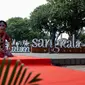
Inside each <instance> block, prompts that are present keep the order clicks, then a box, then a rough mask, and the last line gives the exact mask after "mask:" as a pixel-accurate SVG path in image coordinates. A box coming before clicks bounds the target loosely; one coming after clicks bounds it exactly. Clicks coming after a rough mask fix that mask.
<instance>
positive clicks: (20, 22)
mask: <svg viewBox="0 0 85 85" xmlns="http://www.w3.org/2000/svg"><path fill="white" fill-rule="evenodd" d="M7 24H8V27H7V32H8V34H9V35H10V36H12V38H13V39H16V40H23V39H28V38H29V31H30V28H29V20H28V19H26V18H25V19H23V18H20V17H15V18H11V19H9V20H7Z"/></svg>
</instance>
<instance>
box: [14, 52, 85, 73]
mask: <svg viewBox="0 0 85 85" xmlns="http://www.w3.org/2000/svg"><path fill="white" fill-rule="evenodd" d="M13 54H14V55H22V56H27V57H29V56H32V57H40V58H50V59H71V58H76V59H78V58H81V59H82V58H85V54H84V53H68V54H66V53H61V54H59V53H58V54H56V53H54V54H53V53H51V54H49V53H13ZM65 67H66V68H70V69H73V70H80V71H85V65H73V66H65Z"/></svg>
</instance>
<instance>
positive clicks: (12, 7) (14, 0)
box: [0, 0, 46, 20]
mask: <svg viewBox="0 0 85 85" xmlns="http://www.w3.org/2000/svg"><path fill="white" fill-rule="evenodd" d="M45 3H46V0H0V20H8V19H9V18H11V17H22V18H25V17H27V18H29V15H30V13H31V12H32V11H33V10H34V9H35V8H36V7H38V6H39V5H42V4H45Z"/></svg>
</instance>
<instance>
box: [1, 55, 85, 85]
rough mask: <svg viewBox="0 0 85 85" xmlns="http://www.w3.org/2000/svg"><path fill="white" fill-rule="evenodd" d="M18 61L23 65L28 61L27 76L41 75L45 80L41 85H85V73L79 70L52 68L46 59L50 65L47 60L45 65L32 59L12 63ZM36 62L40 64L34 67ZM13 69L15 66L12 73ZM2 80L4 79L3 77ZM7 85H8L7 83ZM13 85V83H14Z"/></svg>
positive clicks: (36, 59)
mask: <svg viewBox="0 0 85 85" xmlns="http://www.w3.org/2000/svg"><path fill="white" fill-rule="evenodd" d="M17 59H20V60H21V61H22V62H23V63H25V61H26V63H25V65H26V67H28V70H27V72H26V74H28V73H29V72H31V71H32V72H33V74H32V77H33V76H35V74H38V73H41V75H40V78H42V79H43V80H42V81H40V82H38V83H39V85H85V72H83V71H77V70H71V69H66V68H63V67H57V66H52V65H51V60H50V59H46V60H47V63H49V64H47V63H46V60H45V63H44V59H40V58H32V57H14V58H13V59H12V61H14V60H17ZM1 60H2V59H0V62H1ZM27 60H28V61H30V60H31V63H28V64H27ZM32 60H33V61H32ZM34 60H35V63H37V62H38V63H37V64H36V65H34V63H33V62H34ZM42 60H43V64H42ZM48 61H49V62H48ZM13 63H14V62H13ZM32 63H33V64H32ZM38 64H39V65H38ZM40 64H41V65H40ZM12 68H13V64H12V66H11V68H10V72H11V71H12ZM18 68H19V67H18ZM24 68H25V67H24ZM4 70H5V68H4ZM17 70H18V69H17ZM16 73H17V72H16ZM3 74H4V72H3ZM15 76H16V75H15ZM26 76H27V75H25V78H26ZM9 77H10V74H9V76H8V78H7V81H8V79H9ZM1 79H3V77H2V78H1ZM23 83H24V80H23V82H22V84H21V85H24V84H23ZM0 85H1V84H0ZM6 85H7V82H6ZM12 85H13V82H12ZM17 85H19V84H18V82H17ZM26 85H28V84H26Z"/></svg>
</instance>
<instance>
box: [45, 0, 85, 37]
mask: <svg viewBox="0 0 85 85" xmlns="http://www.w3.org/2000/svg"><path fill="white" fill-rule="evenodd" d="M47 1H48V3H50V4H52V6H53V7H52V9H53V11H51V12H52V14H53V16H52V17H54V18H56V16H57V18H56V19H59V21H60V23H61V24H60V27H61V28H60V31H62V30H63V31H65V32H67V33H68V34H69V36H71V37H72V35H73V34H75V37H76V38H78V36H79V34H80V33H81V30H82V28H83V27H84V26H85V0H47Z"/></svg>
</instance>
